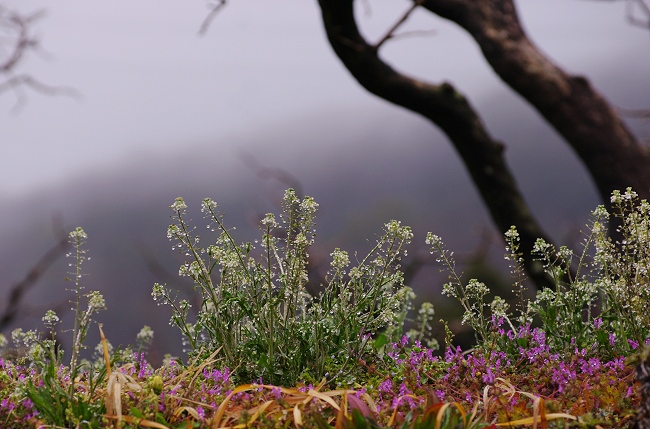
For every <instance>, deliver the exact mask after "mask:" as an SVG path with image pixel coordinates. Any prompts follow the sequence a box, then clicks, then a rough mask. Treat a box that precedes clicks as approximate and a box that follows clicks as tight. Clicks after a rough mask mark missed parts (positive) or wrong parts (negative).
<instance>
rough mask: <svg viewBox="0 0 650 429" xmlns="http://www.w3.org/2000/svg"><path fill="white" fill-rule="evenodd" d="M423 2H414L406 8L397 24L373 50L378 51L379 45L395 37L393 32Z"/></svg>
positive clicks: (420, 0)
mask: <svg viewBox="0 0 650 429" xmlns="http://www.w3.org/2000/svg"><path fill="white" fill-rule="evenodd" d="M422 1H423V0H415V1H414V2H413V4H411V6H410V7H409V8H408V10H407V11H406V12H404V15H402V17H401V18H400V19H398V20H397V22H396V23H395V24H394V25H393V26H392V27H391V28H390V29H389V30H388V31H387V32H386V34H385V35H384V37H382V38H381V39H380V40H379V42H377V43H376V44H375V49H379V48H380V47H381V45H383V44H384V43H385V42H386V41H387V40H389V39H392V38H393V37H395V31H397V29H398V28H399V27H400V26H401V25H402V24H404V23H405V22H406V20H407V19H408V18H409V16H411V14H412V13H413V12H414V11H415V9H417V7H418V6H419V5H420V4H422Z"/></svg>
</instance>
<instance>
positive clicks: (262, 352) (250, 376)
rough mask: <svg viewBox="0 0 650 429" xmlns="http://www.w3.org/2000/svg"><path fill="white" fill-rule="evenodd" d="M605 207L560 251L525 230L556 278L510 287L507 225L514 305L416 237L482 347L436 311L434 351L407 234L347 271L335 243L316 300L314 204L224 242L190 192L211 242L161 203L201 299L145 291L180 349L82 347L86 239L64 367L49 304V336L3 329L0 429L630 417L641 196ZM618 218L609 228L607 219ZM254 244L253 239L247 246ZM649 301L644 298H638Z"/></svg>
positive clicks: (93, 300) (384, 240)
mask: <svg viewBox="0 0 650 429" xmlns="http://www.w3.org/2000/svg"><path fill="white" fill-rule="evenodd" d="M612 203H613V205H614V207H615V208H616V209H617V210H618V212H617V213H615V214H613V215H610V214H609V213H608V212H607V211H606V210H605V209H604V208H603V207H599V208H598V209H597V210H596V211H595V212H594V219H593V221H592V223H591V225H590V232H589V234H588V235H587V236H586V238H585V242H584V248H583V251H582V252H581V253H579V254H577V256H576V255H575V254H574V252H573V251H571V250H570V249H568V248H566V247H561V248H560V249H558V250H556V249H555V248H554V247H553V246H551V245H549V244H547V243H545V242H543V241H538V243H537V245H536V250H537V252H538V255H539V260H540V264H541V265H542V266H543V267H544V268H545V270H546V271H547V273H548V274H549V276H550V277H551V278H552V279H554V281H555V287H554V288H551V289H548V290H543V291H540V292H539V293H538V294H537V296H536V298H535V299H534V300H532V301H527V300H524V299H523V296H524V293H523V291H524V289H525V281H524V276H523V270H522V268H521V255H520V254H519V253H518V252H519V248H518V240H519V236H518V234H517V231H516V229H514V228H512V229H510V230H509V231H507V233H506V235H505V238H506V245H507V252H508V253H507V255H506V258H507V259H508V260H509V261H510V262H511V264H512V265H511V268H512V273H513V275H514V279H515V280H514V283H515V288H516V289H518V290H519V291H520V297H522V300H521V302H520V303H519V304H518V305H516V306H515V310H514V311H511V310H510V306H509V305H508V304H507V303H506V302H505V300H503V299H501V298H499V297H495V298H493V299H492V301H491V302H490V303H488V302H487V301H486V299H487V297H488V296H489V294H490V291H489V289H488V288H487V286H486V285H485V284H483V283H482V282H480V281H479V280H477V279H474V280H470V281H469V282H466V283H465V282H463V281H462V280H461V277H462V276H461V275H458V274H457V273H456V272H455V262H454V260H453V255H452V254H451V253H450V252H448V251H447V250H446V249H445V248H444V244H443V242H442V240H441V239H440V237H438V236H435V235H433V234H429V235H428V236H427V239H426V242H427V243H428V244H429V245H431V250H432V252H433V253H436V254H437V255H438V260H439V261H440V262H441V263H442V264H443V266H444V267H445V268H446V269H448V270H449V272H450V282H449V283H448V284H446V285H445V286H444V288H443V293H445V294H446V295H449V296H452V297H455V298H457V299H458V300H459V301H460V303H461V305H462V306H463V308H464V310H465V314H464V316H463V318H462V320H461V322H462V323H465V324H467V325H469V326H471V327H472V328H473V330H474V332H475V333H476V337H477V344H476V346H475V347H474V348H472V349H470V350H462V349H461V348H460V347H459V346H457V345H454V344H453V334H452V333H451V331H450V330H449V328H448V326H447V325H446V324H445V325H444V327H445V330H446V333H447V335H446V340H445V348H444V351H442V353H441V352H440V351H439V350H438V346H437V343H435V341H432V340H431V339H430V338H428V334H429V333H430V332H431V325H430V320H431V317H432V316H433V315H434V311H433V306H432V305H431V304H424V305H422V307H421V308H420V309H419V310H418V311H417V313H416V317H415V320H413V322H414V325H415V328H414V329H412V330H410V331H408V332H405V333H404V332H403V328H404V322H405V320H406V319H407V316H408V312H409V310H411V304H410V301H411V300H412V299H413V297H414V295H413V293H412V291H411V290H410V289H408V288H407V287H406V286H405V285H404V284H403V276H402V274H401V272H400V270H399V262H400V258H401V257H402V255H404V253H405V250H404V247H405V246H406V245H407V244H408V243H409V242H410V240H411V239H412V232H411V230H410V229H409V228H408V227H405V226H402V225H401V224H400V223H399V222H396V221H391V222H389V223H387V224H386V225H385V227H384V231H383V234H382V236H381V237H379V238H378V239H377V242H376V245H375V247H374V248H373V249H372V250H371V251H370V253H369V255H368V256H366V257H365V258H363V259H361V260H360V261H358V262H357V264H356V266H354V267H350V258H349V256H348V254H347V253H346V252H344V251H342V250H340V249H336V250H334V251H333V252H332V253H331V258H332V260H331V264H330V269H329V271H328V274H327V278H326V284H325V285H323V291H322V292H321V293H320V294H318V295H316V296H312V295H310V294H308V293H307V291H306V289H305V285H306V282H307V281H308V273H309V269H308V248H309V246H310V245H311V243H312V242H313V238H314V230H313V221H314V216H315V212H316V208H317V204H316V203H315V202H314V201H313V199H311V198H308V197H307V198H304V199H302V200H300V199H299V198H298V197H297V196H296V195H295V193H294V192H293V191H291V190H289V191H287V193H286V194H285V198H284V201H283V208H284V215H283V216H281V217H280V222H278V221H277V220H276V218H275V216H273V215H266V216H265V217H264V219H263V220H262V222H261V229H262V239H261V241H259V242H255V243H243V244H236V242H235V241H234V239H233V237H232V235H231V233H230V231H229V230H227V229H226V228H225V226H224V224H223V219H222V217H221V216H220V215H218V214H217V212H216V204H215V203H214V202H213V201H212V200H209V199H206V200H204V202H203V212H204V214H205V215H206V217H207V218H208V219H209V222H210V225H209V226H210V227H211V228H212V229H214V231H215V232H217V233H218V236H217V238H216V240H215V241H214V244H210V245H208V246H207V247H199V241H200V238H199V237H198V236H197V235H196V234H195V233H194V230H193V229H192V228H191V227H190V226H189V223H188V221H187V220H186V216H187V214H186V209H187V207H186V205H185V203H184V201H183V200H182V199H177V200H176V202H175V203H174V204H173V205H172V209H173V210H174V216H175V221H176V222H175V223H174V224H173V225H172V226H170V227H169V230H168V236H169V238H170V239H172V240H173V241H174V243H175V247H176V248H178V249H179V250H181V251H182V252H183V253H184V254H185V255H186V256H188V257H189V259H190V260H189V261H187V262H186V263H184V264H183V265H182V266H181V268H180V270H179V272H180V274H181V275H182V276H188V277H190V278H191V279H192V280H193V281H194V283H195V285H196V290H197V291H198V293H199V294H200V302H201V303H200V305H199V308H198V309H197V310H196V311H195V312H192V308H191V306H190V304H189V302H188V301H182V300H181V301H177V300H176V299H174V298H172V292H171V291H170V290H169V289H168V288H167V287H165V286H161V285H156V286H154V291H153V296H154V299H156V300H158V301H159V302H161V303H163V304H166V305H168V306H170V307H171V309H172V318H171V322H172V323H173V324H175V325H176V326H178V328H179V329H180V331H181V333H182V334H183V338H184V341H185V344H186V345H187V346H188V352H189V354H188V359H187V362H185V363H184V362H183V361H182V360H180V359H174V358H166V359H165V361H164V363H163V365H162V366H161V367H160V368H154V367H153V366H152V365H150V364H149V362H148V361H147V357H146V350H147V347H148V345H149V344H150V343H151V341H152V339H153V331H152V330H151V329H150V328H148V327H144V328H143V329H142V331H140V333H139V334H138V335H137V337H136V344H137V347H133V348H131V347H129V348H127V349H123V350H113V348H112V347H111V345H110V343H109V342H108V341H107V339H106V338H105V336H104V333H103V330H102V328H101V326H100V327H99V330H100V334H101V343H100V344H99V345H98V347H97V349H96V351H97V353H96V354H95V356H94V358H93V360H92V361H89V360H85V359H81V356H80V352H81V350H82V349H83V348H85V345H84V341H85V336H86V333H87V331H88V328H89V326H90V325H91V324H92V323H93V315H94V314H96V312H97V311H98V310H100V309H103V308H104V301H103V298H102V297H101V295H100V294H99V293H98V292H90V293H88V294H82V293H81V290H82V289H83V286H82V284H81V280H82V274H81V269H80V268H81V264H82V263H83V261H84V260H85V259H86V256H85V253H86V252H85V250H84V249H83V248H82V245H83V244H84V243H85V239H86V238H87V236H86V234H85V232H83V230H82V229H80V228H78V229H76V230H75V231H73V232H72V233H71V234H70V239H71V243H72V244H73V247H74V249H75V251H74V252H71V254H70V255H69V256H70V257H71V258H73V259H74V263H72V264H71V266H72V267H73V270H72V273H71V275H72V278H73V279H74V288H73V289H72V293H73V297H74V298H73V300H72V303H73V311H74V314H75V322H74V326H73V329H72V330H71V331H72V334H73V342H72V349H71V356H70V362H69V363H67V364H66V363H64V362H63V351H62V350H60V349H59V347H58V346H57V344H56V341H55V340H56V335H57V326H58V325H59V324H60V320H59V317H58V316H57V314H56V313H54V312H53V311H48V312H46V314H45V316H44V317H43V323H44V325H45V327H46V328H47V330H48V333H47V334H48V335H47V337H45V339H44V338H43V337H44V336H43V334H42V333H39V332H36V331H27V332H23V331H22V330H20V329H17V330H15V331H14V332H13V333H12V335H11V339H12V344H13V347H10V342H9V341H7V339H6V338H5V337H4V336H3V335H0V351H1V354H0V428H4V427H8V428H17V429H22V428H108V427H122V428H136V427H147V428H158V429H166V428H169V429H172V428H174V429H175V428H179V429H180V428H206V429H207V428H237V429H239V428H288V427H295V428H296V429H300V428H301V427H305V428H319V429H334V428H336V429H338V428H367V429H381V428H400V429H425V428H436V429H438V428H441V429H459V428H462V429H482V428H487V429H496V428H498V427H526V426H532V427H542V428H551V427H558V428H560V427H562V428H567V427H575V428H594V429H596V428H601V429H606V428H612V429H613V428H624V427H632V424H633V422H634V415H635V412H636V410H637V409H638V408H639V405H640V403H641V400H642V398H641V394H640V393H641V392H640V389H639V388H638V387H636V385H635V384H634V378H635V374H634V367H633V365H634V362H636V361H637V360H639V356H641V357H640V359H645V357H644V356H647V351H645V352H644V353H641V351H643V350H647V349H648V338H649V337H650V322H649V318H648V316H649V315H648V309H647V306H646V305H644V302H647V298H650V296H647V294H648V287H647V286H648V267H649V266H650V250H649V249H650V241H649V240H648V237H649V236H650V234H649V229H648V225H650V211H649V210H648V209H649V208H650V206H649V205H648V203H647V202H645V201H640V202H638V201H637V197H636V194H634V192H633V191H631V190H629V189H628V190H627V191H626V192H625V193H620V192H617V193H614V194H613V196H612ZM610 216H613V217H614V218H615V219H617V220H618V221H619V223H618V229H617V235H615V237H617V238H616V239H615V240H612V239H610V238H609V236H608V235H607V234H606V221H607V220H608V219H609V217H610ZM256 248H258V249H256ZM644 300H646V301H644Z"/></svg>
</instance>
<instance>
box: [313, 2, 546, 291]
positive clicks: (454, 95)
mask: <svg viewBox="0 0 650 429" xmlns="http://www.w3.org/2000/svg"><path fill="white" fill-rule="evenodd" d="M353 1H354V0H320V1H319V3H320V7H321V10H322V16H323V22H324V24H325V29H326V32H327V37H328V39H329V42H330V44H331V46H332V48H333V49H334V52H335V53H336V54H337V55H338V57H339V58H340V59H341V61H342V62H343V64H344V65H345V66H346V68H347V69H348V70H349V71H350V72H351V73H352V75H353V76H354V77H355V78H356V79H357V81H358V82H359V83H360V84H361V85H362V86H363V87H364V88H366V89H367V90H368V91H369V92H371V93H373V94H375V95H377V96H379V97H381V98H383V99H385V100H387V101H390V102H392V103H395V104H397V105H399V106H402V107H405V108H407V109H409V110H412V111H414V112H416V113H418V114H420V115H422V116H424V117H425V118H427V119H429V120H430V121H431V122H433V123H434V124H435V125H437V126H438V127H440V128H441V129H442V130H443V131H444V132H445V133H446V134H447V136H448V137H449V139H450V140H451V142H452V144H453V145H454V147H455V148H456V150H457V151H458V153H459V154H460V156H461V158H462V159H463V161H464V163H465V165H466V166H467V169H468V171H469V173H470V174H471V176H472V179H473V181H474V184H475V185H476V187H477V188H478V191H479V192H480V194H481V196H482V198H483V201H484V202H485V204H486V205H487V207H488V209H489V211H490V213H491V215H492V219H493V221H494V222H495V224H496V225H497V228H498V229H499V231H500V232H502V233H503V232H505V231H507V230H508V229H509V228H510V226H511V225H515V226H517V229H518V231H519V234H520V239H521V251H522V252H524V255H525V265H526V269H527V272H528V275H529V277H530V278H531V280H533V281H534V282H535V284H536V285H537V286H538V287H545V286H550V285H551V282H550V279H549V278H548V276H547V275H546V274H545V273H544V272H543V270H542V267H541V266H539V263H538V262H537V261H534V260H533V258H532V256H531V251H532V249H533V245H534V243H535V241H536V240H537V238H544V239H546V240H547V241H549V242H550V239H549V238H548V236H547V234H545V233H544V232H543V230H542V228H541V226H540V225H539V223H538V222H537V221H536V220H535V218H534V217H533V215H532V213H531V212H530V210H529V208H528V205H527V203H526V202H525V200H524V198H523V195H522V193H521V192H520V190H519V188H518V186H517V183H516V181H515V179H514V177H513V176H512V174H511V172H510V168H509V167H508V165H507V162H506V160H505V157H504V146H503V144H502V143H501V142H499V141H497V140H495V139H493V138H492V137H491V136H490V134H489V133H488V131H487V130H486V129H485V127H484V125H483V123H482V121H481V119H480V118H479V116H478V115H477V113H476V111H475V110H474V108H473V107H472V106H471V104H470V103H469V102H468V101H467V99H466V98H465V97H464V96H463V95H462V94H461V93H460V92H459V91H457V90H456V89H455V88H454V87H453V86H452V85H450V84H448V83H443V84H440V85H433V84H429V83H426V82H423V81H420V80H416V79H413V78H410V77H407V76H405V75H403V74H400V73H398V72H397V71H395V70H394V69H393V68H391V67H390V66H389V65H388V64H386V63H385V62H384V61H382V60H381V59H380V58H379V56H378V55H377V50H376V49H375V47H374V46H372V45H370V44H368V43H367V42H366V40H364V38H363V37H362V36H361V34H360V33H359V30H358V28H357V24H356V21H355V18H354V13H353V7H352V5H353Z"/></svg>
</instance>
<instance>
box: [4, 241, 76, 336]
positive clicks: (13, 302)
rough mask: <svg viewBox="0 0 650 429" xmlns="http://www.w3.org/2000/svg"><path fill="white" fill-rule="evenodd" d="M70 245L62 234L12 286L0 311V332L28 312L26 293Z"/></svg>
mask: <svg viewBox="0 0 650 429" xmlns="http://www.w3.org/2000/svg"><path fill="white" fill-rule="evenodd" d="M68 246H69V243H68V236H67V235H66V234H61V237H60V238H59V241H58V242H57V243H56V244H55V245H54V246H53V247H52V248H50V250H48V251H47V252H46V253H45V255H43V256H42V257H41V258H40V259H39V260H38V261H37V262H36V263H35V264H34V265H33V266H32V268H31V269H30V270H29V272H28V273H27V275H26V276H25V277H24V278H23V279H22V280H21V281H19V282H18V283H16V284H14V285H13V286H12V287H11V292H10V293H9V299H8V301H7V305H6V306H5V308H4V310H3V311H2V313H0V332H2V331H3V330H5V329H6V328H7V327H8V326H9V325H10V324H11V323H13V322H14V321H15V320H16V319H17V318H18V315H19V313H23V314H24V313H25V312H26V311H25V306H24V305H23V299H24V298H25V295H26V294H27V292H29V291H30V290H31V289H32V288H33V287H34V286H35V285H36V284H37V283H38V281H39V280H40V279H41V277H42V276H43V274H45V272H46V271H47V270H48V269H49V268H50V267H51V266H52V265H53V264H54V263H55V262H56V261H57V260H58V259H59V258H60V257H61V256H62V255H64V254H65V251H66V250H67V249H68ZM48 308H52V306H51V305H50V306H48Z"/></svg>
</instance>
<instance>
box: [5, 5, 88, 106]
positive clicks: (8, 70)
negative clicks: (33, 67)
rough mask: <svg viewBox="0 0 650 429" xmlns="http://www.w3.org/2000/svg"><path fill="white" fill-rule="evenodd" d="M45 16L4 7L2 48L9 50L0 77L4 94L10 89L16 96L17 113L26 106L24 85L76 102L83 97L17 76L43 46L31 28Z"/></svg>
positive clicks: (70, 90)
mask: <svg viewBox="0 0 650 429" xmlns="http://www.w3.org/2000/svg"><path fill="white" fill-rule="evenodd" d="M43 15H44V12H43V11H37V12H35V13H32V14H31V15H21V14H18V13H16V12H13V11H11V10H9V9H7V8H5V7H3V6H1V5H0V29H1V30H4V32H6V33H7V34H8V37H6V38H5V39H3V40H2V41H1V42H0V48H5V49H4V50H5V51H6V53H2V54H0V74H1V75H4V76H5V79H4V81H2V82H0V94H1V93H3V92H5V91H9V90H13V91H14V93H16V97H17V101H16V104H15V106H14V111H16V110H18V109H19V108H20V107H21V106H22V105H23V102H24V95H23V94H22V93H21V92H20V88H21V87H23V86H27V87H29V88H31V89H34V90H36V91H39V92H41V93H45V94H49V95H67V96H70V97H72V98H76V99H79V98H80V97H81V95H80V94H79V92H78V91H76V90H75V89H73V88H68V87H60V86H50V85H47V84H44V83H42V82H41V81H39V80H38V79H36V78H34V77H32V76H30V75H28V74H16V73H15V71H16V68H17V67H18V66H19V65H20V63H21V62H22V61H23V59H24V57H25V55H26V54H27V52H28V51H29V50H31V49H35V48H37V47H38V46H39V43H38V40H37V39H34V38H32V37H31V36H30V34H29V28H30V26H31V25H32V24H33V23H34V22H35V21H36V20H38V19H39V18H41V17H42V16H43Z"/></svg>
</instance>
